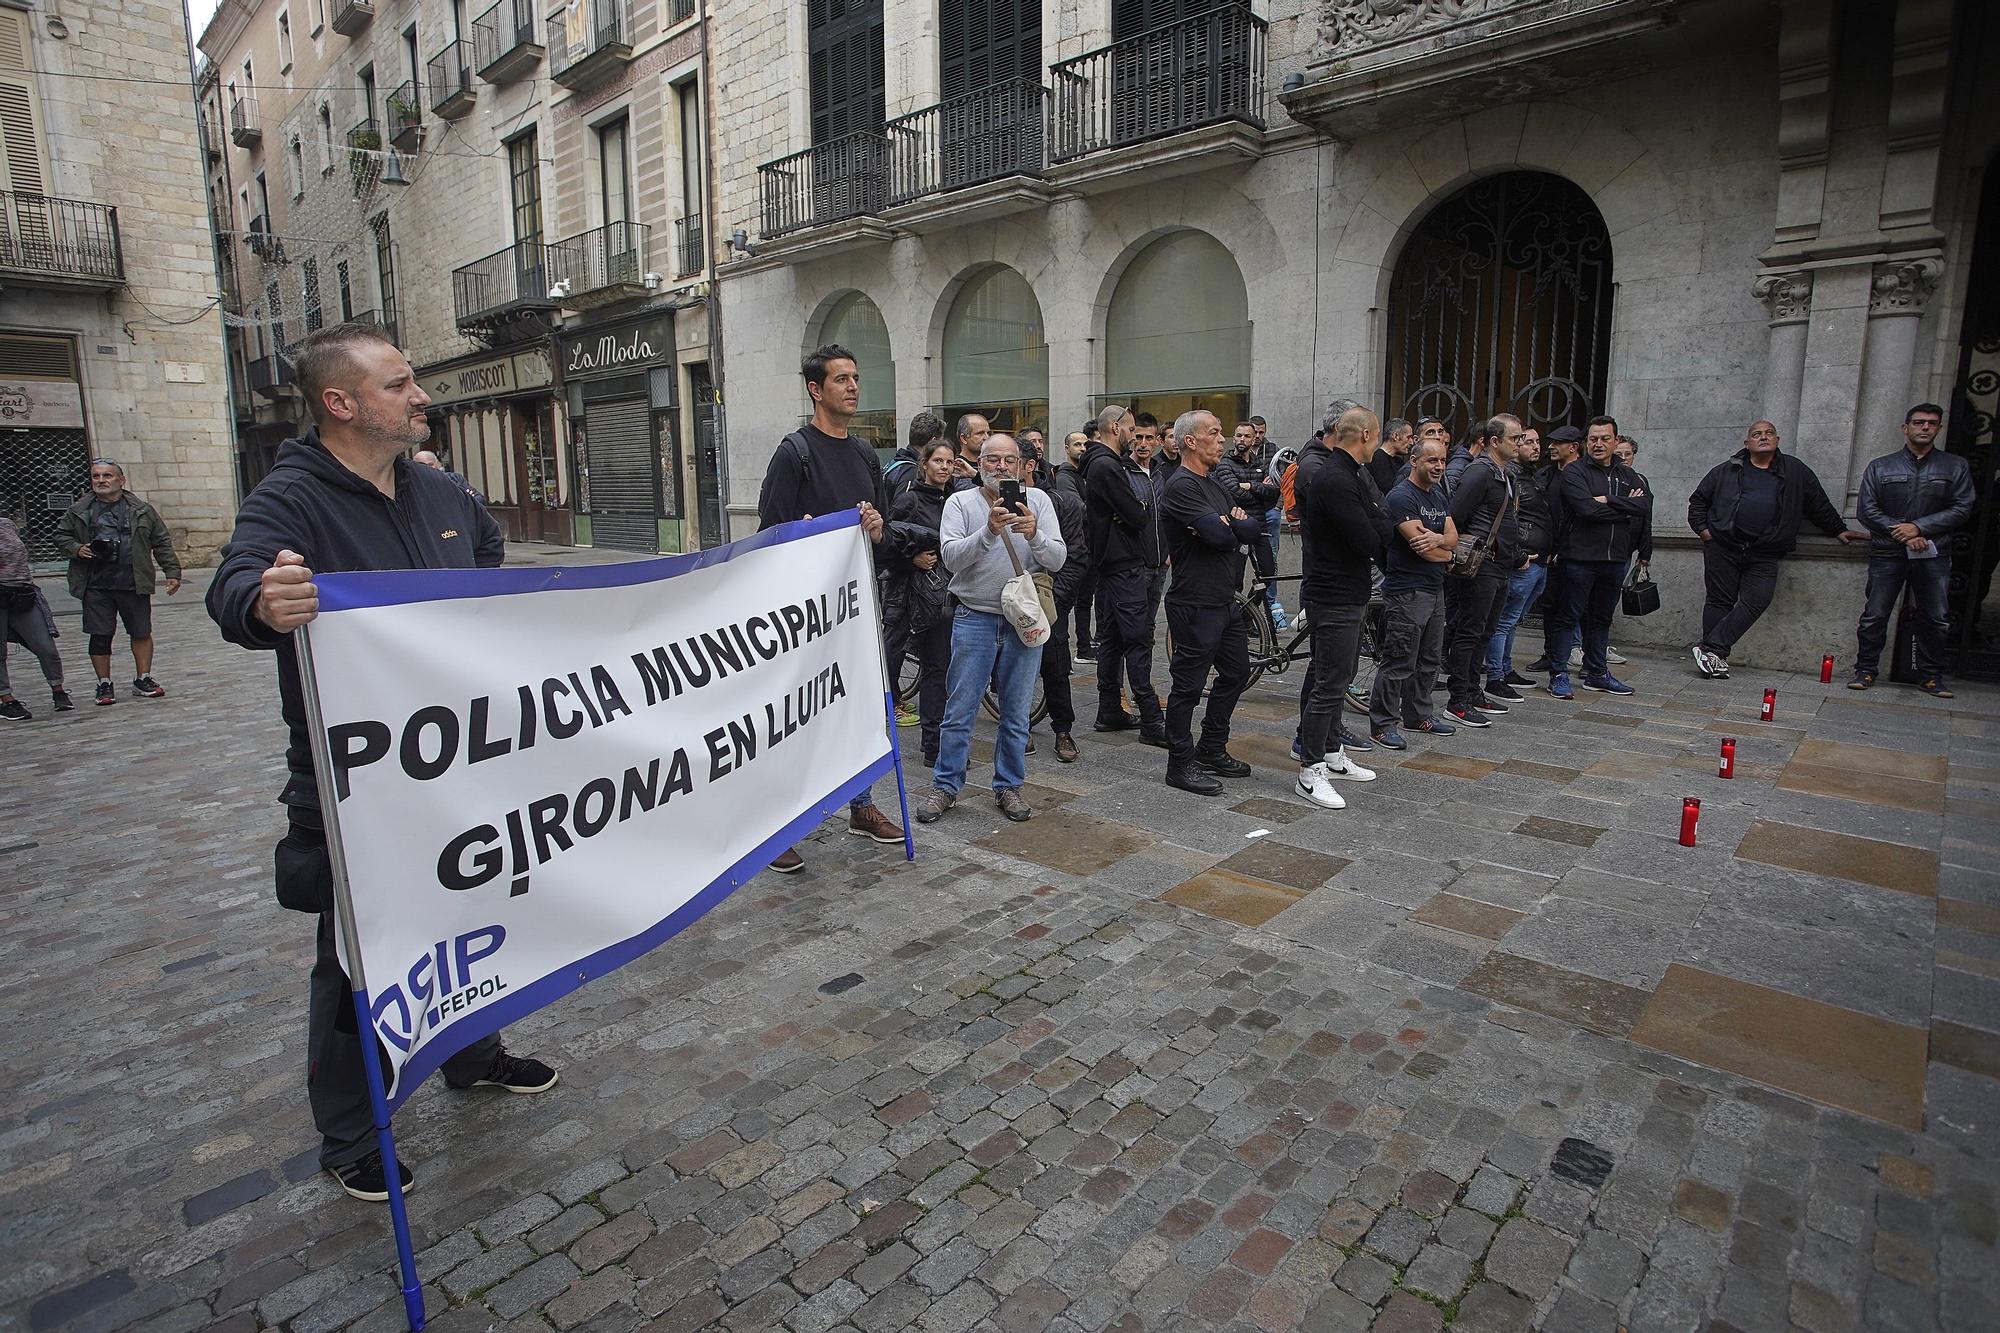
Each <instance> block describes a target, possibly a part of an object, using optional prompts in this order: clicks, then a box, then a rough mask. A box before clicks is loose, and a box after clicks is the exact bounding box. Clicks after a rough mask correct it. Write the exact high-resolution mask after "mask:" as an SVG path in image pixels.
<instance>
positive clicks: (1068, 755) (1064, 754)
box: [1056, 731, 1076, 764]
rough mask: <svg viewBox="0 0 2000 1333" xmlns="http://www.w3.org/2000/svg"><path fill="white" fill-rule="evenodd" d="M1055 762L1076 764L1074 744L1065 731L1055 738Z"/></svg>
mask: <svg viewBox="0 0 2000 1333" xmlns="http://www.w3.org/2000/svg"><path fill="white" fill-rule="evenodd" d="M1056 762H1057V763H1058V764H1073V763H1075V762H1076V742H1075V741H1074V740H1073V739H1071V737H1070V734H1069V733H1068V732H1067V731H1065V732H1063V733H1061V734H1060V735H1058V736H1057V737H1056Z"/></svg>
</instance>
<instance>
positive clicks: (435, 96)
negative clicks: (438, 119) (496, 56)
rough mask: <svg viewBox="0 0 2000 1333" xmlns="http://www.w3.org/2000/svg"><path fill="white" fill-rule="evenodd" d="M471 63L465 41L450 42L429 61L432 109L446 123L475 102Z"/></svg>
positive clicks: (470, 54)
mask: <svg viewBox="0 0 2000 1333" xmlns="http://www.w3.org/2000/svg"><path fill="white" fill-rule="evenodd" d="M471 61H472V50H471V48H470V47H469V46H467V45H466V43H464V42H453V43H452V44H451V45H449V46H447V47H445V49H444V50H442V51H440V52H438V53H437V54H436V55H434V56H432V57H431V59H430V65H429V70H430V85H431V110H432V111H435V112H436V113H437V114H438V115H440V116H443V117H444V118H445V119H446V120H457V119H458V118H459V117H460V116H462V115H464V114H465V113H466V112H468V111H470V110H472V104H473V102H474V101H475V100H477V94H475V93H474V92H473V89H472V64H471Z"/></svg>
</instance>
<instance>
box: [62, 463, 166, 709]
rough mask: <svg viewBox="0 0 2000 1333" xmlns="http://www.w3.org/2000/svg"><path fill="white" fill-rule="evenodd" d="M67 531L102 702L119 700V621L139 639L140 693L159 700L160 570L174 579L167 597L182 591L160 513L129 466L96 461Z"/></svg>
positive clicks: (135, 658) (72, 585) (135, 664)
mask: <svg viewBox="0 0 2000 1333" xmlns="http://www.w3.org/2000/svg"><path fill="white" fill-rule="evenodd" d="M62 530H63V534H64V536H65V538H66V539H67V540H68V542H69V545H70V547H71V549H72V550H73V551H74V552H75V554H73V555H72V556H71V557H70V562H69V590H70V593H71V595H72V596H74V597H75V598H76V599H77V600H78V601H80V602H82V603H83V632H84V633H85V634H87V635H89V636H90V665H91V667H92V668H93V669H94V670H95V671H96V672H97V702H98V703H99V704H115V703H117V702H118V691H117V689H116V688H115V687H114V686H113V685H112V683H111V636H112V635H113V634H114V633H116V632H117V629H118V624H119V622H120V621H123V622H124V624H125V636H126V637H127V638H128V639H130V640H131V641H132V668H133V671H134V673H135V674H134V677H133V680H132V690H133V692H134V693H135V694H140V695H143V696H145V697H146V698H148V699H157V698H159V697H160V696H162V695H164V694H165V693H166V691H165V690H164V689H162V688H160V683H159V682H158V681H156V680H154V679H153V581H154V578H155V577H156V576H155V574H154V567H155V566H156V565H157V566H158V568H159V569H160V570H161V571H164V572H165V574H166V576H167V596H169V597H172V596H173V595H174V594H175V593H177V592H179V591H180V590H181V561H180V557H179V556H177V555H175V554H174V539H173V536H172V535H171V534H170V533H169V532H168V531H167V525H166V523H165V521H164V520H162V519H161V518H160V511H159V510H157V509H155V508H153V506H151V505H149V504H147V503H146V502H145V501H144V500H141V499H140V498H139V497H138V496H136V495H134V494H132V492H130V491H128V490H126V489H125V469H124V468H122V467H120V466H119V465H118V464H117V463H116V462H114V461H113V460H111V459H109V458H97V459H92V460H91V464H90V494H89V495H86V496H84V497H83V498H82V499H80V500H78V501H77V502H76V503H75V504H73V505H71V506H70V507H69V510H68V512H67V513H65V514H64V515H63V517H62Z"/></svg>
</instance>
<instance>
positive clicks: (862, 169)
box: [757, 130, 889, 253]
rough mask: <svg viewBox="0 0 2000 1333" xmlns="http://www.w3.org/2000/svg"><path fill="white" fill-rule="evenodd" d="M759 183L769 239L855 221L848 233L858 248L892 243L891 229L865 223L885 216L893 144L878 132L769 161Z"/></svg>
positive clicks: (851, 136) (846, 137) (832, 141)
mask: <svg viewBox="0 0 2000 1333" xmlns="http://www.w3.org/2000/svg"><path fill="white" fill-rule="evenodd" d="M757 179H758V184H759V187H760V190H761V195H762V204H763V208H762V231H763V236H764V239H765V240H774V239H776V238H778V237H781V236H786V235H789V234H791V233H792V232H795V231H803V230H805V229H806V228H809V227H825V226H831V225H833V224H834V223H839V222H855V220H857V219H860V220H861V221H858V222H855V225H854V226H851V227H849V228H848V229H847V230H848V231H849V232H852V233H855V243H865V242H866V241H870V240H887V239H888V236H889V230H888V228H886V227H883V226H882V225H881V224H880V223H874V222H868V221H866V220H865V219H867V217H868V215H870V214H874V213H880V212H881V211H882V203H883V200H884V199H885V198H886V197H887V195H888V186H889V141H888V140H887V139H886V138H884V137H883V136H882V135H881V134H880V133H879V132H877V131H874V130H863V131H861V132H859V133H857V134H844V135H842V136H841V137H840V138H838V139H829V140H827V141H826V142H825V143H820V144H814V145H813V146H812V147H811V148H808V149H806V150H805V151H804V152H799V153H793V154H791V155H789V156H787V157H781V158H779V159H778V160H777V161H775V162H766V163H765V164H764V165H763V166H761V167H758V168H757ZM837 248H844V247H837ZM827 253H831V252H830V251H827Z"/></svg>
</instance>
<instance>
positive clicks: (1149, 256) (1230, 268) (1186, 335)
mask: <svg viewBox="0 0 2000 1333" xmlns="http://www.w3.org/2000/svg"><path fill="white" fill-rule="evenodd" d="M1104 340H1105V348H1104V394H1103V396H1102V397H1101V398H1100V399H1099V401H1100V403H1102V402H1118V403H1124V404H1127V405H1129V406H1130V407H1131V408H1132V409H1133V410H1134V411H1137V412H1151V413H1152V414H1153V415H1154V416H1157V417H1159V418H1160V420H1161V421H1162V422H1163V423H1171V422H1172V421H1173V419H1174V418H1175V417H1177V416H1179V415H1180V414H1181V413H1183V412H1185V411H1188V410H1189V409H1190V408H1197V407H1198V408H1201V409H1202V410H1204V411H1208V412H1213V413H1215V415H1216V417H1217V418H1218V419H1219V420H1220V421H1221V422H1222V430H1223V433H1224V434H1225V435H1226V434H1227V433H1228V432H1229V431H1230V430H1231V429H1233V428H1234V427H1235V425H1236V423H1237V422H1239V421H1241V420H1243V419H1244V418H1245V417H1247V416H1248V415H1249V413H1250V298H1249V297H1248V295H1247V294H1246V293H1245V292H1244V289H1243V273H1242V270H1240V269H1238V268H1237V267H1236V260H1235V258H1234V257H1232V256H1231V255H1230V253H1229V251H1228V250H1226V249H1224V248H1223V245H1222V242H1220V241H1218V240H1216V239H1215V238H1214V237H1213V236H1210V235H1209V234H1208V233H1207V232H1202V231H1175V232H1169V233H1168V234H1167V235H1165V236H1162V237H1160V238H1159V239H1158V240H1156V241H1154V242H1153V243H1152V244H1150V245H1148V246H1147V247H1146V248H1145V249H1143V250H1141V251H1140V252H1139V253H1138V254H1136V255H1134V256H1133V257H1132V262H1131V263H1130V264H1128V265H1127V266H1126V268H1125V272H1124V273H1123V274H1121V275H1120V276H1119V279H1118V286H1117V288H1116V289H1115V290H1114V291H1113V292H1112V294H1111V308H1110V310H1109V311H1108V312H1107V313H1106V316H1105V321H1104Z"/></svg>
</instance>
